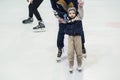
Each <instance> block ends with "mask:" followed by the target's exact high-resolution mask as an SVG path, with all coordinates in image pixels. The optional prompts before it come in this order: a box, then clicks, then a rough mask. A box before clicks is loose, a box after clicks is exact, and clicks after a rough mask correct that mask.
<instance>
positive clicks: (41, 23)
mask: <svg viewBox="0 0 120 80" xmlns="http://www.w3.org/2000/svg"><path fill="white" fill-rule="evenodd" d="M38 29H39V30H40V31H45V25H44V23H43V22H39V23H38V25H37V26H35V27H33V30H38Z"/></svg>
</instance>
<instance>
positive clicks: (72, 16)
mask: <svg viewBox="0 0 120 80" xmlns="http://www.w3.org/2000/svg"><path fill="white" fill-rule="evenodd" d="M82 31H83V30H82V22H81V20H80V18H79V17H78V16H77V11H76V9H75V8H74V7H71V8H69V9H68V21H67V25H66V29H65V33H66V34H68V35H69V36H68V60H69V72H70V73H72V72H73V66H74V52H76V56H77V64H78V68H77V70H78V71H81V70H82V68H81V64H82V41H81V34H82V33H83V32H82Z"/></svg>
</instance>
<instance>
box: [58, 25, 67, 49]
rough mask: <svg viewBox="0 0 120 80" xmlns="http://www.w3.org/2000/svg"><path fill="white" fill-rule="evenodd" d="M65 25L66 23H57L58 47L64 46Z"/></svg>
mask: <svg viewBox="0 0 120 80" xmlns="http://www.w3.org/2000/svg"><path fill="white" fill-rule="evenodd" d="M65 26H66V24H64V23H59V31H58V36H57V47H58V48H59V49H62V48H63V47H64V35H65V32H64V30H65Z"/></svg>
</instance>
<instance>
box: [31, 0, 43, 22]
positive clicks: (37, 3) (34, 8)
mask: <svg viewBox="0 0 120 80" xmlns="http://www.w3.org/2000/svg"><path fill="white" fill-rule="evenodd" d="M42 1H43V0H33V3H31V4H30V5H29V17H33V14H34V15H35V16H36V18H37V20H39V21H42V18H41V16H40V13H39V12H38V10H37V8H38V7H39V6H40V4H41V3H42Z"/></svg>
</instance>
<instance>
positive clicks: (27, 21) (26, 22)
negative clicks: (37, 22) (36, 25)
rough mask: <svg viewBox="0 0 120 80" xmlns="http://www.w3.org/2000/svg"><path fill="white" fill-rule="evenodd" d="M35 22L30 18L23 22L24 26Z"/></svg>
mask: <svg viewBox="0 0 120 80" xmlns="http://www.w3.org/2000/svg"><path fill="white" fill-rule="evenodd" d="M32 22H33V18H28V19H25V20H23V21H22V23H23V24H28V23H32Z"/></svg>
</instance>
